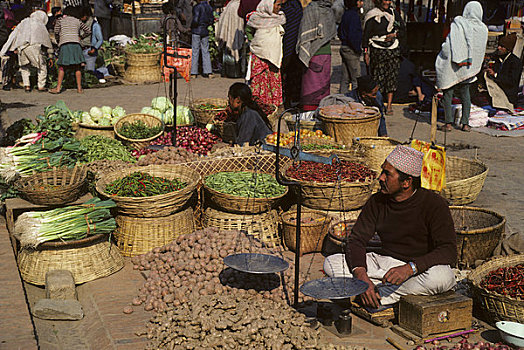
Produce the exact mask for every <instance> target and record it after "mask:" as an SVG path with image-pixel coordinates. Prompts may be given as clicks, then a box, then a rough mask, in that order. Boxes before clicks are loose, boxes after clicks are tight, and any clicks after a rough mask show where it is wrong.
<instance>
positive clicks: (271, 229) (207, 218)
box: [203, 208, 281, 248]
mask: <svg viewBox="0 0 524 350" xmlns="http://www.w3.org/2000/svg"><path fill="white" fill-rule="evenodd" d="M203 224H204V227H216V228H218V229H219V230H223V231H231V230H238V231H243V232H246V234H248V235H250V236H253V237H254V238H255V239H257V240H259V241H260V242H261V243H263V244H264V245H265V246H266V247H269V248H276V247H280V246H281V238H280V235H279V233H278V214H277V212H276V211H275V210H272V211H270V212H266V213H261V214H256V215H246V214H231V213H226V212H222V211H218V210H215V209H213V208H207V209H206V211H205V212H204V218H203Z"/></svg>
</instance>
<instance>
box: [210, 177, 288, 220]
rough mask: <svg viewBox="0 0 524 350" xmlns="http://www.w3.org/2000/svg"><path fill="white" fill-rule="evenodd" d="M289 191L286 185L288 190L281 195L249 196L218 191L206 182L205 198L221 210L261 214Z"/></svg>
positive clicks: (275, 204) (272, 206) (271, 207)
mask: <svg viewBox="0 0 524 350" xmlns="http://www.w3.org/2000/svg"><path fill="white" fill-rule="evenodd" d="M288 191H289V189H288V188H287V187H286V191H285V192H284V193H283V194H281V195H280V196H276V197H271V198H248V197H239V196H234V195H231V194H227V193H222V192H218V191H217V190H215V189H213V188H211V187H209V186H207V185H206V184H205V182H204V198H205V200H206V201H207V200H209V201H210V202H211V203H212V204H214V205H215V206H216V207H217V208H218V209H219V210H224V211H228V212H232V213H240V214H243V213H245V214H259V213H263V212H266V211H269V210H271V209H274V208H275V207H276V206H277V205H278V202H279V201H280V200H281V199H282V198H284V196H285V195H286V194H287V193H288Z"/></svg>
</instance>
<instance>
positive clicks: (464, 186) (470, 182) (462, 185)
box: [441, 156, 489, 205]
mask: <svg viewBox="0 0 524 350" xmlns="http://www.w3.org/2000/svg"><path fill="white" fill-rule="evenodd" d="M488 170H489V169H488V167H487V166H486V165H485V164H484V163H482V162H481V161H479V160H472V159H466V158H459V157H452V156H450V157H446V186H445V187H444V188H443V189H442V192H441V194H442V196H443V197H444V198H446V199H447V200H449V201H450V202H451V203H452V204H453V205H464V204H469V203H472V202H474V201H475V200H476V199H477V197H478V195H479V193H480V191H482V187H483V186H484V181H485V180H486V176H487V175H488Z"/></svg>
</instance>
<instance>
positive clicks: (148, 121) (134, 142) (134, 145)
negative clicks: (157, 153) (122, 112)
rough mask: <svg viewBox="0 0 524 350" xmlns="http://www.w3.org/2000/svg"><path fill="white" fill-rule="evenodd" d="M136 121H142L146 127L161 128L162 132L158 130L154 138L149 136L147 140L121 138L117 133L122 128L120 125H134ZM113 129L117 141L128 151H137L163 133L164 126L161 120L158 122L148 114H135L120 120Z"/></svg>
mask: <svg viewBox="0 0 524 350" xmlns="http://www.w3.org/2000/svg"><path fill="white" fill-rule="evenodd" d="M136 121H142V122H144V124H145V125H147V126H148V127H156V126H161V127H162V130H160V131H159V132H158V133H157V134H156V135H154V136H151V137H149V138H147V139H140V140H138V139H130V138H127V137H125V136H122V135H121V134H120V133H119V132H118V131H119V130H120V129H121V128H122V125H123V124H124V123H134V122H136ZM113 128H114V131H115V134H116V136H117V137H118V139H120V140H122V143H123V144H124V145H125V146H127V147H128V148H130V149H136V150H139V149H142V148H145V147H147V146H148V145H149V144H150V143H151V141H153V140H154V139H156V138H158V137H160V136H161V135H162V134H163V133H164V128H165V125H164V122H163V121H162V120H160V119H159V118H157V117H154V116H152V115H149V114H142V113H135V114H128V115H126V116H124V117H122V118H120V119H119V120H118V121H117V122H116V123H115V125H114V127H113Z"/></svg>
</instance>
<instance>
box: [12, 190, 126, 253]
mask: <svg viewBox="0 0 524 350" xmlns="http://www.w3.org/2000/svg"><path fill="white" fill-rule="evenodd" d="M114 207H116V204H115V202H113V201H112V200H107V201H101V200H100V199H99V198H93V199H90V200H88V201H87V202H85V203H84V204H80V205H72V206H69V207H64V208H57V209H53V210H49V211H38V212H35V211H30V212H25V213H23V214H21V215H20V216H19V217H18V219H17V220H16V223H15V232H14V234H15V236H16V237H17V238H18V239H19V240H20V244H21V245H22V247H33V248H34V247H37V246H38V245H39V244H41V243H44V242H47V241H54V240H62V241H72V240H78V239H82V238H86V237H87V236H88V235H94V234H98V233H102V234H109V233H112V232H113V231H114V230H115V228H116V222H115V219H114V218H113V217H112V216H111V213H110V210H109V209H111V208H114Z"/></svg>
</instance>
